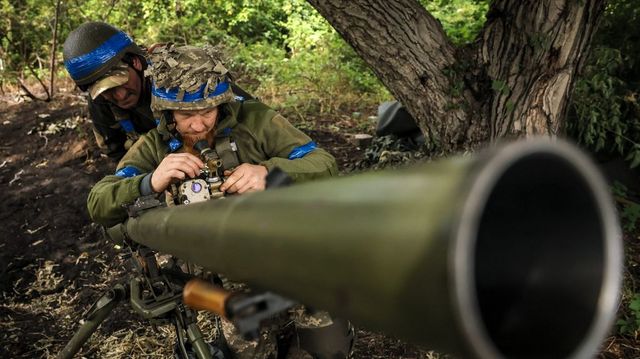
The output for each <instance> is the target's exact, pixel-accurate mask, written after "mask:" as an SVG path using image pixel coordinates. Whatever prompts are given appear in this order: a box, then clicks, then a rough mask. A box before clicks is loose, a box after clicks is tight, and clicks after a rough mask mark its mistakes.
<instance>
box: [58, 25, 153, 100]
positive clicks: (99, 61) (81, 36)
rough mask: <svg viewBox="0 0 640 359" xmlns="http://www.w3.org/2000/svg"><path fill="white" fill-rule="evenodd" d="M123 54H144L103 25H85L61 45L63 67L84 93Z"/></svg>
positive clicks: (129, 38) (122, 35)
mask: <svg viewBox="0 0 640 359" xmlns="http://www.w3.org/2000/svg"><path fill="white" fill-rule="evenodd" d="M127 53H133V54H136V55H140V56H144V55H145V53H144V51H143V50H142V49H141V48H140V47H139V46H138V45H136V43H135V42H133V40H132V39H131V37H129V35H127V34H126V33H125V32H123V31H121V30H119V29H117V28H115V27H113V26H111V25H109V24H106V23H104V22H86V23H84V24H82V25H80V26H78V28H77V29H75V30H73V31H72V32H71V33H70V34H69V36H68V37H67V39H66V40H65V42H64V45H63V50H62V54H63V58H64V66H65V67H66V68H67V71H68V72H69V75H71V78H72V79H73V81H75V83H76V84H77V85H78V86H79V87H80V88H82V89H86V88H87V87H88V85H91V84H92V83H94V82H95V81H96V80H98V79H100V78H101V77H102V76H103V75H104V74H105V73H107V72H108V71H109V70H110V69H111V68H112V67H114V66H115V65H117V64H118V63H119V62H120V60H122V58H123V57H124V56H125V54H127Z"/></svg>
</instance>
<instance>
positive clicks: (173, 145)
mask: <svg viewBox="0 0 640 359" xmlns="http://www.w3.org/2000/svg"><path fill="white" fill-rule="evenodd" d="M180 147H182V141H180V140H179V139H177V138H175V137H173V138H171V139H170V140H169V151H170V152H175V151H176V150H177V149H178V148H180Z"/></svg>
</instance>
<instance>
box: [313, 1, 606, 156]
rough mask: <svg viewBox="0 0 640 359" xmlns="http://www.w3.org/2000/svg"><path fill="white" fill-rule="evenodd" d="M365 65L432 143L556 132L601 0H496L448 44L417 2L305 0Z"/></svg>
mask: <svg viewBox="0 0 640 359" xmlns="http://www.w3.org/2000/svg"><path fill="white" fill-rule="evenodd" d="M308 2H309V3H310V4H311V5H312V6H313V7H314V8H316V9H317V10H318V11H319V12H320V14H321V15H322V16H324V17H325V18H326V19H327V20H328V21H329V23H330V24H331V25H332V26H333V27H334V28H335V29H336V30H337V31H338V33H340V35H341V36H342V37H343V38H344V39H345V40H346V41H347V42H348V43H349V44H350V45H351V46H353V48H354V49H355V51H356V52H357V53H358V54H359V55H360V56H361V57H362V58H363V59H364V60H365V62H367V64H369V66H371V68H372V69H373V71H374V72H375V73H376V75H377V76H378V77H379V78H380V80H381V81H382V82H383V83H384V84H385V85H386V86H387V88H388V89H389V90H390V91H391V93H392V94H393V95H394V96H395V97H396V99H397V100H398V101H400V102H401V103H403V104H404V105H405V106H406V107H407V110H408V111H409V113H411V114H412V115H413V117H414V118H415V119H416V121H417V122H418V125H419V126H420V128H421V129H422V131H423V133H424V134H425V137H426V138H427V140H428V141H429V142H430V144H431V145H433V148H434V149H440V150H444V151H452V150H459V149H461V148H472V147H475V146H476V145H477V144H480V143H484V142H487V141H493V140H496V139H499V138H502V137H511V136H518V137H521V136H529V135H536V134H549V135H555V134H557V133H558V131H559V130H560V129H561V127H562V119H563V118H564V115H565V112H566V108H567V101H568V99H569V94H570V92H571V89H572V86H573V82H574V79H575V76H576V73H577V72H578V70H579V69H580V67H581V64H582V62H583V59H584V57H585V52H586V50H587V47H588V44H589V42H590V40H591V37H592V35H593V32H594V31H595V27H596V23H597V20H598V19H599V17H600V15H601V14H602V11H603V10H604V5H605V0H583V1H575V0H522V1H509V0H495V1H494V2H493V3H492V4H491V8H490V11H489V13H488V14H487V23H486V24H485V27H484V29H483V31H482V32H481V34H480V35H479V36H478V39H477V41H476V42H475V43H474V44H472V45H470V46H467V47H465V48H456V47H455V46H454V45H453V44H452V43H451V42H450V41H449V40H448V39H447V37H446V35H445V33H444V31H443V29H442V26H441V25H440V23H439V22H438V21H437V20H436V19H434V18H433V17H432V16H431V15H430V14H429V13H428V12H427V11H426V10H425V9H424V7H423V6H422V5H420V3H418V1H417V0H395V1H387V0H308Z"/></svg>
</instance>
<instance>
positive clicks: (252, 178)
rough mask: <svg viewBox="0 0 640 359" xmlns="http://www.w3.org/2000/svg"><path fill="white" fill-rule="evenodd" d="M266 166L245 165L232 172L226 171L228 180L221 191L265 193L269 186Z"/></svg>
mask: <svg viewBox="0 0 640 359" xmlns="http://www.w3.org/2000/svg"><path fill="white" fill-rule="evenodd" d="M268 172H269V171H268V170H267V168H266V167H265V166H262V165H252V164H249V163H243V164H241V165H240V166H238V167H236V168H234V169H233V170H232V171H228V170H227V171H224V175H225V176H227V179H226V180H225V181H224V183H223V184H222V186H220V190H221V191H223V192H227V193H245V192H254V191H263V190H264V189H265V186H266V184H267V173H268Z"/></svg>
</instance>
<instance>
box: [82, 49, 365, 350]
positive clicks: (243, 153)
mask: <svg viewBox="0 0 640 359" xmlns="http://www.w3.org/2000/svg"><path fill="white" fill-rule="evenodd" d="M149 63H150V66H149V69H148V71H149V73H150V77H151V80H152V90H151V91H152V102H151V107H152V109H153V111H154V113H155V115H156V117H157V118H159V119H160V123H159V125H158V127H157V128H156V129H154V130H151V131H149V132H148V133H147V134H145V135H143V136H141V138H140V140H138V142H136V143H135V144H134V146H133V147H132V148H131V150H130V151H129V152H127V154H126V155H125V156H124V157H123V158H122V160H121V161H120V163H119V164H118V169H117V171H116V173H115V174H114V175H109V176H106V177H105V178H104V179H102V180H101V181H100V182H98V183H97V184H96V185H95V186H94V187H93V188H92V190H91V193H90V194H89V198H88V209H89V213H90V215H91V218H92V219H93V220H94V221H96V222H98V223H100V224H103V225H106V226H112V225H114V224H116V223H119V222H121V221H123V220H124V219H126V217H127V214H126V212H125V210H124V209H123V204H127V203H131V202H133V201H134V200H135V199H136V198H138V197H140V196H143V195H148V194H152V193H154V192H155V193H161V192H163V191H165V190H167V189H168V187H169V186H170V185H171V184H172V183H174V182H176V181H179V180H183V179H186V178H194V177H196V176H197V175H198V174H199V172H200V170H201V169H202V168H203V167H204V163H203V161H202V160H201V159H200V158H199V157H198V156H197V151H195V150H194V149H193V147H192V146H193V144H195V143H196V142H198V141H201V140H203V139H205V140H206V141H207V142H208V143H209V145H210V146H211V147H212V148H215V149H216V151H217V152H218V154H219V155H220V157H221V158H222V160H223V161H222V162H223V167H224V169H225V171H224V174H225V176H226V179H225V182H224V183H223V184H222V185H221V186H220V190H221V191H224V192H225V193H239V194H242V193H246V192H252V191H260V190H263V189H265V184H266V183H265V182H266V180H265V179H266V175H267V173H268V171H270V170H272V169H273V168H275V167H278V168H280V169H281V170H283V171H284V172H286V173H287V174H288V175H289V176H290V177H291V178H292V179H293V180H294V181H295V182H301V181H306V180H311V179H314V178H320V177H325V176H333V175H336V174H337V166H336V162H335V159H334V158H333V157H332V156H331V155H330V154H329V153H327V152H326V151H324V150H322V149H320V148H318V147H317V146H316V144H315V143H314V142H313V141H312V140H311V139H310V138H309V137H308V136H307V135H305V134H304V133H302V132H301V131H299V130H298V129H296V128H295V127H293V126H292V125H291V124H290V123H289V122H288V121H287V120H286V119H285V118H284V117H282V116H281V115H279V114H278V113H276V112H275V111H273V110H272V109H270V108H269V107H267V106H266V105H265V104H263V103H261V102H259V101H258V100H255V99H243V98H242V97H239V96H236V95H234V93H233V92H232V90H231V85H232V81H231V78H230V76H229V73H228V71H227V69H226V68H225V66H224V65H223V63H222V61H221V60H220V54H219V52H218V51H217V50H216V49H215V48H212V47H205V48H198V47H192V46H181V47H175V46H169V47H163V48H157V49H155V50H154V51H153V52H152V53H151V54H149ZM247 225H250V224H247ZM300 318H301V319H296V318H295V317H294V318H293V320H294V322H295V323H296V325H295V326H294V327H295V328H296V340H295V343H294V351H295V350H298V352H299V353H297V355H298V357H305V356H304V355H308V353H311V355H312V356H313V357H315V358H346V357H347V356H348V355H349V354H350V352H351V349H352V347H353V339H354V330H353V327H352V326H351V325H350V324H349V323H348V322H347V321H345V320H339V319H332V318H331V317H330V316H329V315H328V313H324V312H321V313H319V314H317V315H315V316H309V315H302V316H301V317H300ZM232 344H233V341H232ZM296 344H297V345H296ZM259 347H264V346H263V345H260V346H259ZM254 348H255V346H254ZM300 351H302V356H300ZM305 352H306V353H307V354H305ZM255 355H257V354H256V353H255V352H254V353H253V354H249V357H253V356H255ZM245 356H246V355H245ZM239 357H243V356H242V355H240V356H239ZM306 357H308V356H306Z"/></svg>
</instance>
